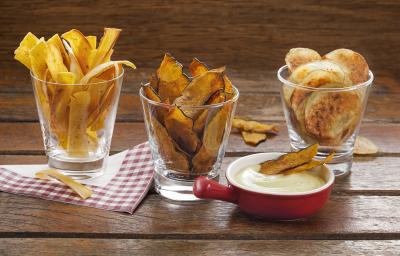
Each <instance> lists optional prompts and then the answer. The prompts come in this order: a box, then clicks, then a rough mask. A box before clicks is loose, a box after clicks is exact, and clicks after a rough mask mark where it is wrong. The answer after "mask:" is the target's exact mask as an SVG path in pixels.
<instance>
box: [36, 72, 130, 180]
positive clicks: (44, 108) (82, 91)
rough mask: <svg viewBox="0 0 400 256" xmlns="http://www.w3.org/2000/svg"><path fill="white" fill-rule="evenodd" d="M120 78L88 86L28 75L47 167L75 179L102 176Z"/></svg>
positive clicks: (113, 120)
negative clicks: (56, 81)
mask: <svg viewBox="0 0 400 256" xmlns="http://www.w3.org/2000/svg"><path fill="white" fill-rule="evenodd" d="M123 74H124V71H123V70H122V72H121V74H120V75H118V76H117V77H115V78H113V79H111V80H102V79H100V78H99V79H92V80H95V81H96V82H93V83H89V84H62V83H54V82H48V81H44V80H41V79H39V78H37V77H35V76H34V75H33V74H32V73H31V78H32V84H33V89H34V94H35V99H36V105H37V109H38V114H39V120H40V126H41V130H42V134H43V141H44V148H45V152H46V155H47V157H48V164H49V167H51V168H55V169H59V170H60V171H61V172H62V173H64V174H66V175H69V176H73V177H74V178H76V179H88V178H94V177H97V176H100V175H102V174H103V168H104V166H105V164H106V161H107V158H108V154H109V151H110V144H111V137H112V133H113V129H114V123H115V117H116V112H117V106H118V100H119V95H120V90H121V85H122V80H123Z"/></svg>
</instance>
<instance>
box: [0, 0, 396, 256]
mask: <svg viewBox="0 0 400 256" xmlns="http://www.w3.org/2000/svg"><path fill="white" fill-rule="evenodd" d="M0 12H1V15H0V36H1V37H0V38H1V39H0V42H1V49H0V135H1V136H0V164H30V163H44V162H45V161H46V158H45V156H44V152H43V144H42V138H41V133H40V129H39V124H38V116H37V112H36V107H35V104H34V99H33V94H32V88H31V84H30V79H29V74H28V71H27V70H25V68H24V67H22V65H21V64H19V63H17V62H16V61H14V60H13V54H12V53H13V50H14V49H15V48H16V47H17V45H18V42H19V41H20V40H21V38H22V37H23V36H24V35H25V34H26V33H27V32H28V31H32V32H33V33H35V34H37V35H39V36H45V37H46V38H48V37H49V36H51V35H52V34H54V33H63V32H65V31H67V30H69V29H71V28H78V29H80V30H81V31H83V32H84V33H86V34H88V33H93V34H95V35H100V34H101V33H102V28H103V27H104V26H115V27H120V28H122V29H123V33H122V34H121V38H120V41H119V42H118V45H117V47H116V54H115V55H116V57H115V58H116V59H119V58H124V59H130V60H133V61H134V62H135V63H136V64H137V66H138V70H137V71H136V72H131V71H129V72H128V74H127V76H126V79H125V81H124V85H123V87H124V89H123V95H122V96H121V101H120V105H119V111H118V117H117V123H116V127H115V132H114V137H113V142H112V152H113V153H114V152H118V151H121V150H124V149H126V148H128V147H132V146H133V145H136V144H138V143H140V142H143V141H145V140H146V134H145V130H144V125H143V121H142V120H143V117H142V112H141V111H142V110H141V106H140V104H139V99H138V95H137V92H138V87H139V84H140V81H143V80H145V79H146V77H147V76H148V75H149V74H150V73H151V72H153V71H154V70H155V68H156V67H157V66H158V64H159V62H160V61H161V58H162V55H163V54H164V52H166V51H169V52H171V53H172V54H173V55H174V56H176V57H177V58H178V59H179V60H181V61H182V62H183V63H184V64H188V63H189V61H190V59H191V58H192V57H198V58H199V59H201V60H204V61H205V62H206V63H208V64H209V65H210V66H212V67H218V66H221V65H226V66H227V68H228V73H229V75H230V77H231V80H233V82H234V84H236V85H237V87H238V88H239V90H240V92H241V96H240V99H239V105H238V111H237V113H238V114H239V115H245V116H250V117H252V118H254V119H257V120H262V121H273V122H277V123H278V124H279V126H280V133H279V135H278V136H276V137H274V138H272V139H270V140H268V141H267V142H265V143H263V144H261V145H259V146H258V147H249V146H246V145H245V144H244V143H243V142H242V140H241V138H240V137H239V135H238V134H231V136H230V140H229V147H228V149H227V153H226V157H225V159H224V167H223V168H224V169H225V168H226V166H227V164H229V163H230V162H232V161H233V160H234V159H236V158H237V157H238V156H242V155H247V154H250V153H253V152H269V151H283V150H289V145H288V136H287V131H286V125H285V122H284V119H283V113H282V108H281V103H280V99H279V93H278V90H279V83H278V81H277V79H276V78H275V73H276V70H277V68H278V67H279V66H281V65H283V59H284V55H285V53H286V51H288V49H290V48H291V47H298V46H303V47H310V48H314V49H316V50H318V51H320V52H321V53H325V52H328V51H330V50H333V49H336V48H341V47H346V48H350V49H353V50H356V51H359V52H360V53H362V54H363V55H364V56H365V57H366V58H367V60H368V62H369V64H370V67H371V70H372V71H373V72H374V73H375V75H376V80H375V83H374V86H373V89H372V93H371V95H370V98H369V102H368V106H367V111H366V114H365V118H364V121H363V125H362V128H361V134H362V135H364V136H366V137H368V138H370V139H371V140H372V141H374V142H375V143H376V144H377V145H378V146H379V148H380V152H379V153H378V154H377V155H376V156H373V157H372V156H365V157H356V158H355V163H354V166H353V169H352V174H351V176H350V177H348V178H347V179H344V180H340V181H337V183H336V185H335V189H334V191H333V194H332V197H331V199H330V201H329V202H328V203H327V205H326V206H325V207H324V208H323V210H322V211H321V212H320V213H319V214H318V215H316V216H314V217H312V218H310V219H308V220H304V221H296V222H262V221H259V220H257V219H254V218H251V217H249V216H247V215H245V214H243V213H241V212H240V211H239V210H238V209H237V208H236V207H235V206H234V205H232V204H229V203H224V202H218V201H212V202H208V203H195V204H172V203H170V202H167V201H166V200H163V199H162V198H161V197H160V196H158V195H157V194H154V193H151V194H149V195H148V196H147V198H145V200H144V201H143V203H142V204H141V205H140V207H139V208H138V209H137V211H136V212H135V213H134V214H133V215H129V214H122V213H115V212H108V211H103V210H98V209H93V208H86V207H78V206H73V205H67V204H62V203H56V202H50V201H45V200H40V199H34V198H28V197H23V196H17V195H12V194H7V193H1V192H0V255H21V254H23V255H38V254H42V255H43V254H49V255H77V254H83V255H110V254H122V255H134V254H137V255H142V254H150V255H174V254H180V255H217V253H218V254H228V255H239V254H247V255H253V254H254V255H256V254H275V255H276V254H279V255H286V254H289V253H296V254H297V255H315V254H318V255H321V254H338V255H339V254H340V255H342V254H344V255H349V254H350V255H358V254H370V255H377V254H381V255H386V254H387V255H390V254H393V255H398V254H399V253H400V241H399V239H400V182H399V181H400V178H399V177H400V175H399V171H400V170H399V167H400V157H399V156H400V83H399V81H400V72H399V68H400V65H399V60H400V47H399V46H400V45H399V42H400V19H399V18H398V16H399V13H400V2H398V1H378V0H376V1H339V0H335V1H329V2H326V3H321V1H305V0H304V1H290V0H280V1H262V0H255V1H211V0H207V1H183V0H182V1H170V2H165V1H162V0H160V1H156V0H150V1H127V0H122V1H106V0H101V1H44V0H41V1H28V0H21V1H1V3H0Z"/></svg>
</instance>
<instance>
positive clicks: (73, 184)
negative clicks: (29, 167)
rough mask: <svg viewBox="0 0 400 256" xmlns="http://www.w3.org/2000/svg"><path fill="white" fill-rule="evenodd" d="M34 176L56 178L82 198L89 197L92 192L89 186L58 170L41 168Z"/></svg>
mask: <svg viewBox="0 0 400 256" xmlns="http://www.w3.org/2000/svg"><path fill="white" fill-rule="evenodd" d="M35 176H36V178H38V179H42V180H48V179H49V177H51V178H53V179H56V180H58V181H60V182H61V183H64V184H65V185H67V186H68V187H70V188H71V189H72V190H73V191H74V192H75V193H77V194H78V195H79V196H80V197H81V198H82V199H87V198H89V197H91V196H92V194H93V191H92V190H91V189H90V188H89V187H87V186H85V185H83V184H81V183H79V182H77V181H75V180H73V179H72V178H71V177H68V176H66V175H64V174H61V173H60V172H58V171H56V170H54V169H48V170H43V171H40V172H37V173H36V174H35Z"/></svg>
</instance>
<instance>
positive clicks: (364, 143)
mask: <svg viewBox="0 0 400 256" xmlns="http://www.w3.org/2000/svg"><path fill="white" fill-rule="evenodd" d="M378 150H379V149H378V147H377V146H376V145H375V144H374V143H373V142H372V141H370V140H369V139H367V138H365V137H364V136H357V137H356V141H355V143H354V154H357V155H372V154H376V153H378Z"/></svg>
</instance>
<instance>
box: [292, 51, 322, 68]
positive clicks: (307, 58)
mask: <svg viewBox="0 0 400 256" xmlns="http://www.w3.org/2000/svg"><path fill="white" fill-rule="evenodd" d="M320 59H321V55H319V53H318V52H316V51H314V50H312V49H309V48H292V49H290V51H289V52H288V53H287V54H286V57H285V62H286V65H287V66H288V68H289V70H290V71H291V72H293V71H294V70H295V69H296V68H297V67H298V66H300V65H303V64H306V63H309V62H313V61H316V60H320Z"/></svg>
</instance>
